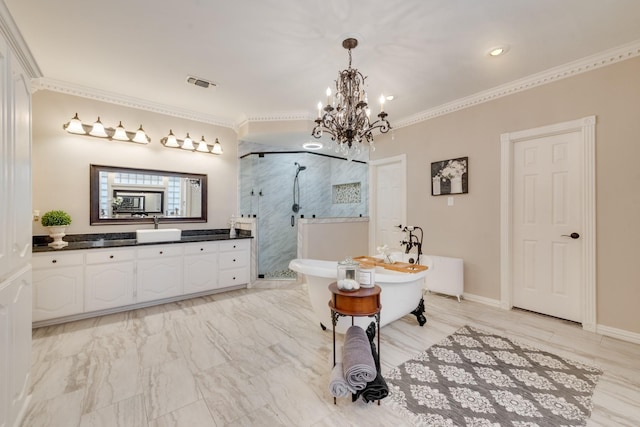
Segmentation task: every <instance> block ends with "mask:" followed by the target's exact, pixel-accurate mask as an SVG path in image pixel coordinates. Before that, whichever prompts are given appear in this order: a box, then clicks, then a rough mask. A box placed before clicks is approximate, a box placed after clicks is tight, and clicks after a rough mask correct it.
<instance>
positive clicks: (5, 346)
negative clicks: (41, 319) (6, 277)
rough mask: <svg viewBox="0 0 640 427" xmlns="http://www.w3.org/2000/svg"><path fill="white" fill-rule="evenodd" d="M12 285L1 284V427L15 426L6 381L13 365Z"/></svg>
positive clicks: (8, 384) (8, 383)
mask: <svg viewBox="0 0 640 427" xmlns="http://www.w3.org/2000/svg"><path fill="white" fill-rule="evenodd" d="M12 291H13V289H12V283H11V282H9V283H7V282H4V283H2V282H0V378H2V381H0V427H8V426H10V425H12V424H13V422H11V421H10V417H9V412H10V410H9V407H10V405H9V395H10V391H9V389H10V382H9V381H7V380H5V378H9V377H10V376H11V368H10V367H9V366H10V363H13V350H12V348H11V317H10V316H11V314H12V311H11V305H12V302H13V292H12Z"/></svg>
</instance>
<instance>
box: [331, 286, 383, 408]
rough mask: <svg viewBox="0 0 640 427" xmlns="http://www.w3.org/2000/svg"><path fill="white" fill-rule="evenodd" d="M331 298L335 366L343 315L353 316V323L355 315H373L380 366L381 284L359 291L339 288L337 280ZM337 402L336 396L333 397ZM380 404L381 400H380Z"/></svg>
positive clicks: (332, 288)
mask: <svg viewBox="0 0 640 427" xmlns="http://www.w3.org/2000/svg"><path fill="white" fill-rule="evenodd" d="M329 291H330V292H331V300H330V301H329V308H330V309H331V323H332V324H333V366H336V324H337V323H338V319H339V318H340V317H341V316H344V317H347V316H351V325H353V324H354V321H353V318H354V317H364V316H366V317H373V318H374V320H375V322H376V325H377V327H378V333H377V335H378V366H380V311H381V310H382V305H381V304H380V292H381V289H380V286H378V285H375V286H374V287H373V288H360V289H358V290H357V291H343V290H341V289H339V288H338V283H337V282H332V283H331V284H330V285H329ZM333 404H334V405H335V404H336V398H335V397H334V398H333ZM378 405H380V400H378Z"/></svg>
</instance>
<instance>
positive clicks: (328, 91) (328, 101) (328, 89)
mask: <svg viewBox="0 0 640 427" xmlns="http://www.w3.org/2000/svg"><path fill="white" fill-rule="evenodd" d="M327 105H331V88H330V87H328V88H327Z"/></svg>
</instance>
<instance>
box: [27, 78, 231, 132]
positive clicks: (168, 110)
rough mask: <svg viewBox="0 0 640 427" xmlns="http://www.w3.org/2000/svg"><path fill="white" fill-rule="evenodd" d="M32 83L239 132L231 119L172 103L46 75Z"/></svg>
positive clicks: (52, 89) (46, 88)
mask: <svg viewBox="0 0 640 427" xmlns="http://www.w3.org/2000/svg"><path fill="white" fill-rule="evenodd" d="M31 85H32V90H34V91H37V90H51V91H54V92H60V93H66V94H68V95H75V96H80V97H83V98H88V99H93V100H96V101H102V102H108V103H111V104H116V105H122V106H125V107H131V108H137V109H139V110H145V111H151V112H153V113H158V114H164V115H167V116H173V117H179V118H181V119H187V120H193V121H197V122H202V123H208V124H211V125H215V126H221V127H226V128H231V129H233V130H234V131H236V132H237V128H236V126H235V125H234V123H233V122H231V121H229V120H224V119H220V118H217V117H213V116H211V115H208V114H202V113H197V112H195V111H191V110H186V109H181V108H178V107H174V106H171V105H164V104H159V103H155V102H151V101H147V100H144V99H140V98H134V97H131V96H127V95H122V94H119V93H114V92H107V91H102V90H99V89H95V88H89V87H86V86H81V85H77V84H74V83H69V82H64V81H59V80H54V79H48V78H45V77H42V78H39V79H36V80H33V81H32V83H31Z"/></svg>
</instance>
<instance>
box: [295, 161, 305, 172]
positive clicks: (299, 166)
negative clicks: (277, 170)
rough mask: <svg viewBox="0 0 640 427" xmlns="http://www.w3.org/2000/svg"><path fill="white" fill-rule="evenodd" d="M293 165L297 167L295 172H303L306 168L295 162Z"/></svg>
mask: <svg viewBox="0 0 640 427" xmlns="http://www.w3.org/2000/svg"><path fill="white" fill-rule="evenodd" d="M294 165H296V166H297V167H298V170H297V172H300V171H303V170H305V169H306V168H307V167H306V166H302V165H301V164H300V163H298V162H295V163H294Z"/></svg>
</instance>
